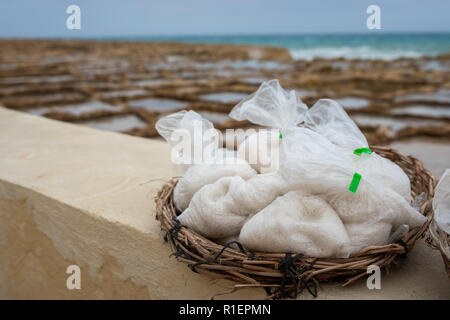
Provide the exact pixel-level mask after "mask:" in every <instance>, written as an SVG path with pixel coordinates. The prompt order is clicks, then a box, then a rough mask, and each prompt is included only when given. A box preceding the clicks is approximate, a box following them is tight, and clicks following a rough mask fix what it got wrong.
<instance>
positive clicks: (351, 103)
mask: <svg viewBox="0 0 450 320" xmlns="http://www.w3.org/2000/svg"><path fill="white" fill-rule="evenodd" d="M334 100H335V101H336V102H338V103H339V104H340V105H341V106H342V107H344V108H346V109H362V108H365V107H367V106H368V105H369V104H370V101H369V100H367V99H364V98H358V97H343V98H338V99H334Z"/></svg>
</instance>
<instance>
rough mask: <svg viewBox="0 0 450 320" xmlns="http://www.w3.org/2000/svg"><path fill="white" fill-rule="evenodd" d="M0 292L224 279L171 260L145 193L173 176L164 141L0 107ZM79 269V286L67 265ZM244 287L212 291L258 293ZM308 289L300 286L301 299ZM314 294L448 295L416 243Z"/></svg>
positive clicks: (170, 289) (116, 293)
mask: <svg viewBox="0 0 450 320" xmlns="http://www.w3.org/2000/svg"><path fill="white" fill-rule="evenodd" d="M0 128H1V134H0V155H1V157H0V298H2V299H10V298H17V299H28V298H43V299H56V298H60V299H77V298H82V299H85V298H94V299H103V298H110V299H115V298H119V299H128V298H139V299H141V298H142V299H146V298H153V299H157V298H160V299H161V298H162V299H169V298H172V299H177V298H178V299H196V298H197V299H210V298H211V297H212V296H214V295H217V294H220V293H224V292H227V291H229V290H230V289H231V288H232V283H231V282H229V281H226V280H211V279H209V278H205V277H203V276H201V275H198V274H195V273H193V272H192V271H190V270H189V269H188V268H187V267H186V266H185V265H184V264H183V263H178V262H177V261H176V260H175V259H174V258H170V257H169V254H170V249H169V246H168V245H167V244H165V243H164V242H163V240H162V237H161V234H160V231H159V223H158V222H157V221H156V220H155V219H154V216H155V214H154V204H153V199H152V197H153V196H154V195H155V192H156V191H157V190H158V188H159V186H160V185H161V183H162V182H161V180H160V179H162V180H165V179H168V178H169V177H170V176H171V172H172V168H171V164H170V150H169V147H168V146H167V145H166V144H165V143H163V142H161V141H156V140H145V139H142V138H136V137H131V136H126V135H122V134H116V133H110V132H103V131H97V130H94V129H89V128H84V127H80V126H75V125H71V124H66V123H62V122H57V121H53V120H48V119H44V118H40V117H36V116H30V115H26V114H23V113H19V112H15V111H10V110H6V109H2V108H0ZM71 264H77V265H79V266H80V267H81V272H82V274H81V279H82V280H81V290H68V289H67V288H66V279H67V277H68V275H67V274H66V268H67V267H68V266H69V265H71ZM264 297H265V292H264V291H263V290H261V289H245V290H239V291H236V292H235V293H233V294H225V295H221V296H219V297H218V298H236V299H239V298H246V299H253V298H264ZM304 297H307V296H306V294H305V295H303V296H301V298H304ZM320 298H324V299H326V298H337V299H340V298H360V299H370V298H401V299H408V298H445V299H449V298H450V292H449V286H448V280H447V277H446V274H445V272H444V269H443V265H442V261H441V258H440V255H439V253H438V252H435V251H432V250H431V249H429V248H428V247H426V246H425V245H424V244H423V243H419V244H418V246H417V247H416V248H415V250H414V251H412V252H411V253H410V256H409V259H408V260H407V261H406V262H405V263H403V264H402V265H401V266H399V267H398V268H395V270H393V272H392V273H391V274H389V275H387V276H384V275H383V277H382V290H378V291H376V290H375V291H374V290H372V291H370V290H368V289H367V288H366V286H365V281H364V280H361V281H359V282H357V283H355V284H354V285H352V286H350V287H348V288H340V287H339V286H336V285H325V286H323V290H322V291H321V292H320Z"/></svg>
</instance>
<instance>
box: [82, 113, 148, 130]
mask: <svg viewBox="0 0 450 320" xmlns="http://www.w3.org/2000/svg"><path fill="white" fill-rule="evenodd" d="M78 124H81V125H84V126H87V127H91V128H95V129H100V130H107V131H116V132H125V131H130V130H132V129H139V128H143V127H145V126H146V125H147V124H146V123H145V122H144V121H143V120H142V119H141V118H139V117H138V116H136V115H134V114H130V115H125V116H112V117H107V118H102V119H96V120H89V121H81V122H78Z"/></svg>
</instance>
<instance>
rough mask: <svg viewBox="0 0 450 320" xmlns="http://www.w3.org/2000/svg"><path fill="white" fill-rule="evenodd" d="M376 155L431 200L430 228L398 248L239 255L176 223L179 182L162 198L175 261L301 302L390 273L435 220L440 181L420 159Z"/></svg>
mask: <svg viewBox="0 0 450 320" xmlns="http://www.w3.org/2000/svg"><path fill="white" fill-rule="evenodd" d="M371 149H372V150H373V151H375V152H377V153H378V154H380V155H381V156H384V157H385V158H388V159H390V160H392V161H393V162H395V163H396V164H397V165H399V166H400V167H401V168H402V169H403V171H404V172H405V173H406V174H407V175H408V177H409V179H410V181H411V192H412V196H413V198H415V197H416V196H417V195H419V194H421V193H423V192H424V193H425V195H426V199H425V202H424V203H423V205H422V206H421V208H420V212H421V213H422V214H423V215H424V216H426V217H427V218H428V219H427V221H426V223H425V224H424V225H423V226H422V227H419V228H414V229H411V230H410V231H409V232H408V233H407V234H406V235H405V236H403V237H402V239H401V240H400V241H398V242H396V243H392V244H388V245H384V246H370V247H367V248H365V249H363V250H361V251H360V252H358V253H356V254H354V255H352V256H351V257H349V258H346V259H341V258H339V259H338V258H320V259H316V258H313V257H307V256H304V255H302V254H301V253H299V254H287V253H281V252H280V253H264V252H254V251H247V250H245V249H244V248H243V247H242V246H240V244H239V243H236V242H234V245H236V246H237V249H236V248H233V247H230V246H229V245H230V244H231V243H230V244H227V245H226V246H223V245H220V244H217V243H215V242H214V241H211V240H209V239H207V238H205V237H203V236H201V235H199V234H198V233H196V232H195V231H193V230H190V229H189V228H186V227H184V226H181V225H180V223H179V221H178V220H177V219H176V218H177V215H178V214H179V212H177V210H176V209H175V206H174V203H173V189H174V187H175V185H176V182H177V179H175V178H174V179H172V180H171V181H169V183H167V184H166V185H164V186H163V188H162V189H161V190H160V191H159V193H158V195H157V197H156V200H155V201H156V218H157V219H158V220H159V221H160V222H161V229H162V230H163V231H164V232H165V239H166V240H167V241H168V242H169V243H170V245H171V247H172V250H173V255H174V256H176V257H177V259H178V260H179V261H182V262H185V263H187V264H188V266H189V267H190V268H191V269H192V270H193V271H195V272H198V273H201V274H204V275H207V276H210V277H215V278H227V279H231V280H235V281H237V282H239V284H236V285H235V288H240V287H263V288H264V289H266V291H267V293H268V295H269V297H271V298H279V297H296V296H297V294H298V293H299V292H300V291H301V290H303V289H306V290H308V291H309V292H310V293H311V294H312V295H314V296H316V295H317V284H318V283H319V282H325V281H339V282H343V285H344V286H345V285H348V284H349V283H351V282H353V281H355V280H357V279H359V278H361V277H363V276H364V275H367V273H366V272H367V267H368V266H370V265H377V266H379V267H380V268H389V267H390V266H391V265H392V264H393V263H395V262H396V259H397V258H398V257H399V256H405V255H406V253H407V252H408V250H411V248H412V247H413V246H414V243H415V242H416V240H417V239H418V238H420V237H422V236H423V235H424V232H425V231H426V230H427V228H428V225H429V224H430V222H431V220H432V217H433V209H432V206H431V202H432V199H433V196H434V189H435V187H436V179H435V177H434V176H433V175H432V174H431V173H430V172H429V171H428V170H426V169H424V167H423V165H422V162H421V161H420V160H418V159H415V158H413V157H410V156H406V155H404V154H402V153H401V152H399V151H396V150H394V149H391V148H389V147H379V146H372V147H371ZM382 200H383V199H380V201H382Z"/></svg>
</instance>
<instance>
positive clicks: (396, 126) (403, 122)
mask: <svg viewBox="0 0 450 320" xmlns="http://www.w3.org/2000/svg"><path fill="white" fill-rule="evenodd" d="M352 118H353V120H354V121H355V122H356V123H357V124H358V125H359V126H363V127H380V126H386V127H388V128H390V129H391V130H392V131H400V130H403V129H405V128H424V127H441V126H444V125H445V122H443V121H437V120H422V119H396V118H389V117H381V116H366V115H353V116H352Z"/></svg>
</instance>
